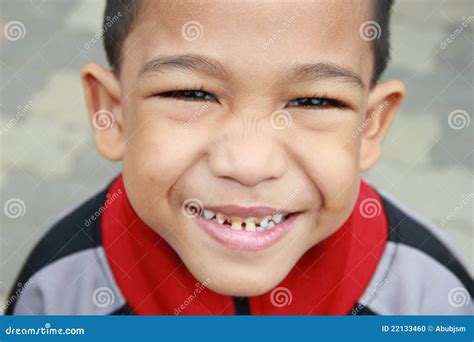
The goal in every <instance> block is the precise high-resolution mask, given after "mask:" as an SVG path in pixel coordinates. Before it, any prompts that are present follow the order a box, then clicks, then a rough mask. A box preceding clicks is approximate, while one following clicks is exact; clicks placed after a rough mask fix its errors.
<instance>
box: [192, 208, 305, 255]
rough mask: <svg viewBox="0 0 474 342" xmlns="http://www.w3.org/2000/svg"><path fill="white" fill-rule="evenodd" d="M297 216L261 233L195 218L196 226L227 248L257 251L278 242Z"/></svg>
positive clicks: (203, 218)
mask: <svg viewBox="0 0 474 342" xmlns="http://www.w3.org/2000/svg"><path fill="white" fill-rule="evenodd" d="M297 217H298V214H293V215H291V216H290V217H289V218H288V219H286V220H285V221H283V222H281V223H279V224H277V225H276V226H275V227H273V228H271V229H268V230H264V231H261V232H245V231H240V230H234V229H232V228H230V227H224V226H222V225H220V224H219V223H217V222H216V221H211V220H208V219H206V218H205V217H203V216H197V217H196V220H197V223H198V225H199V226H200V227H201V228H202V229H203V230H205V231H206V232H207V233H208V234H209V235H211V237H212V238H213V239H214V240H216V241H217V242H219V243H220V244H222V245H224V246H225V247H227V248H230V249H235V250H240V251H259V250H262V249H265V248H267V247H270V246H271V245H273V244H275V243H276V242H277V241H278V240H280V239H281V238H282V237H283V235H285V234H286V233H287V232H288V231H289V230H290V228H291V224H292V223H293V222H294V221H295V220H296V218H297Z"/></svg>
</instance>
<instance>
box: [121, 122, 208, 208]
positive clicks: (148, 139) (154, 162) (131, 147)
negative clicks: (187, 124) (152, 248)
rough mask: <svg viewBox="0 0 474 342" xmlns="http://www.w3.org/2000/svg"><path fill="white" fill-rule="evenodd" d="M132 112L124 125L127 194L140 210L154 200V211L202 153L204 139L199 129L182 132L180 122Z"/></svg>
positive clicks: (162, 203)
mask: <svg viewBox="0 0 474 342" xmlns="http://www.w3.org/2000/svg"><path fill="white" fill-rule="evenodd" d="M134 115H136V117H135V119H134V120H130V121H129V122H128V126H127V128H126V129H127V134H126V135H127V144H126V151H125V154H124V158H123V176H124V180H125V182H126V184H128V185H127V187H128V188H129V189H130V191H129V193H130V196H129V197H131V198H130V200H131V202H132V205H133V206H134V209H142V211H143V209H147V208H146V207H147V206H151V203H153V204H154V205H153V211H156V210H162V208H166V206H167V205H168V204H167V203H166V202H167V201H168V199H169V198H168V196H169V194H170V190H171V189H172V188H173V187H174V186H175V184H176V183H177V182H178V181H179V179H180V178H181V177H182V176H183V175H184V174H186V173H187V172H189V169H190V168H192V167H193V165H194V163H195V162H196V161H197V160H199V158H200V157H201V156H202V153H203V152H202V151H203V146H204V145H203V144H204V143H201V141H202V139H200V137H199V133H197V134H196V133H195V132H194V131H193V130H191V129H190V130H188V131H186V132H183V125H182V123H180V122H175V121H172V120H167V119H165V118H163V117H161V116H159V115H154V114H137V113H134ZM191 135H192V136H191ZM136 207H137V208H136ZM138 207H140V208H138ZM157 208H158V209H157ZM157 216H158V215H157Z"/></svg>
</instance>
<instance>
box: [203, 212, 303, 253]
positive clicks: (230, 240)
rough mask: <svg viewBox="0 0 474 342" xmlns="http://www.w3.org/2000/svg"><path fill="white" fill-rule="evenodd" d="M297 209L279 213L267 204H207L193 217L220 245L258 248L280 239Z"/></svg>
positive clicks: (295, 216)
mask: <svg viewBox="0 0 474 342" xmlns="http://www.w3.org/2000/svg"><path fill="white" fill-rule="evenodd" d="M299 214H300V212H279V211H277V210H275V209H272V208H268V207H252V208H245V207H240V206H234V205H230V206H221V207H207V208H204V209H203V210H201V211H200V213H199V215H198V216H196V217H195V220H196V222H197V223H198V226H199V227H201V228H202V229H203V230H204V231H205V232H206V233H208V234H209V235H210V236H211V237H212V238H213V239H214V240H215V241H217V242H219V243H220V244H221V245H223V246H224V247H227V248H230V249H234V250H239V251H259V250H262V249H265V248H267V247H269V246H271V245H273V244H275V243H276V242H277V241H278V240H280V239H281V238H282V237H283V236H284V235H285V234H286V233H287V232H288V231H289V230H290V228H291V227H292V226H294V225H293V224H292V223H293V222H294V221H295V220H296V219H297V217H298V216H299Z"/></svg>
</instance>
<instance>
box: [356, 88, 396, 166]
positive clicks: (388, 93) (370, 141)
mask: <svg viewBox="0 0 474 342" xmlns="http://www.w3.org/2000/svg"><path fill="white" fill-rule="evenodd" d="M404 98H405V87H404V85H403V83H402V82H400V81H396V80H392V81H385V82H383V83H378V84H376V85H375V86H374V87H373V88H372V90H371V91H370V93H369V99H368V109H367V112H366V115H365V119H364V122H363V124H362V125H363V128H364V130H363V131H362V141H361V152H360V162H359V167H360V170H361V172H365V171H367V170H369V169H370V168H371V167H372V166H374V165H375V163H376V162H377V161H378V159H379V158H380V154H381V150H382V143H383V140H384V139H385V136H386V135H387V132H388V129H389V127H390V124H391V123H392V121H393V119H394V117H395V114H396V112H397V110H398V108H399V107H400V105H401V103H402V102H403V99H404Z"/></svg>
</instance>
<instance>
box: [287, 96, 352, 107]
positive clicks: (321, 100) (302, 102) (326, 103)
mask: <svg viewBox="0 0 474 342" xmlns="http://www.w3.org/2000/svg"><path fill="white" fill-rule="evenodd" d="M288 107H303V108H308V109H321V108H331V107H334V108H340V109H345V108H347V105H346V104H345V103H344V102H342V101H339V100H336V99H330V98H327V97H300V98H297V99H294V100H291V101H289V102H288Z"/></svg>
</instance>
